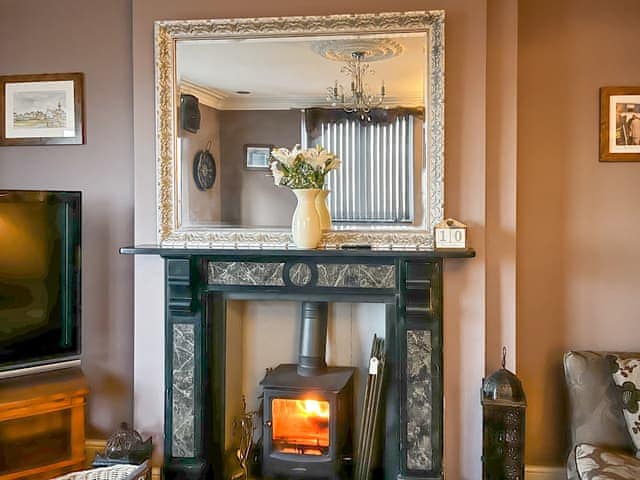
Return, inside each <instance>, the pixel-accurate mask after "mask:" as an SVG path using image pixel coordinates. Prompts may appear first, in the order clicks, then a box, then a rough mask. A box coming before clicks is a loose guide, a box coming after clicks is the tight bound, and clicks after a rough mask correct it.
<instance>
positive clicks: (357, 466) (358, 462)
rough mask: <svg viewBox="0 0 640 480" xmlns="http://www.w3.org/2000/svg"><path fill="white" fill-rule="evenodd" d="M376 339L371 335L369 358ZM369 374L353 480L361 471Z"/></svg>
mask: <svg viewBox="0 0 640 480" xmlns="http://www.w3.org/2000/svg"><path fill="white" fill-rule="evenodd" d="M376 339H377V336H376V335H374V336H373V342H372V343H371V353H370V354H369V360H371V358H373V356H374V355H375V351H376ZM371 381H372V379H371V375H370V374H369V373H367V386H366V388H365V390H364V401H363V409H362V417H360V432H359V433H358V449H357V455H356V462H355V467H354V473H353V478H354V480H360V472H361V471H362V468H361V464H362V457H363V453H364V451H363V444H364V435H365V425H366V418H367V407H368V405H369V397H370V395H371Z"/></svg>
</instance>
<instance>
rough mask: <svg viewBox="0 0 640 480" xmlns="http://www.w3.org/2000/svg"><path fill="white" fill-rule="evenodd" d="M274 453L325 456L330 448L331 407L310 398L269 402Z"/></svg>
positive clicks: (322, 401) (325, 402)
mask: <svg viewBox="0 0 640 480" xmlns="http://www.w3.org/2000/svg"><path fill="white" fill-rule="evenodd" d="M271 415H272V439H273V441H274V444H275V447H274V448H275V450H276V451H279V452H282V453H295V454H298V455H324V454H325V452H326V449H327V448H328V446H329V437H330V432H329V423H330V422H329V418H330V404H329V402H328V401H327V400H314V399H311V398H300V399H292V398H274V399H273V400H272V403H271Z"/></svg>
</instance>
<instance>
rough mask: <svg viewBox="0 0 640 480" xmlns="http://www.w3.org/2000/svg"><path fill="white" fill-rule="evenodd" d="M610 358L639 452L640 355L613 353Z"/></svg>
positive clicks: (619, 393)
mask: <svg viewBox="0 0 640 480" xmlns="http://www.w3.org/2000/svg"><path fill="white" fill-rule="evenodd" d="M609 358H610V359H611V371H612V375H613V381H614V382H615V383H616V385H617V386H618V395H619V399H620V402H621V404H622V413H623V414H624V419H625V421H626V422H627V430H629V435H631V440H633V444H634V445H635V447H636V454H637V453H638V452H639V451H640V355H638V356H622V355H612V356H610V357H609Z"/></svg>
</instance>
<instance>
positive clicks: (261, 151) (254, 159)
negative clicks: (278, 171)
mask: <svg viewBox="0 0 640 480" xmlns="http://www.w3.org/2000/svg"><path fill="white" fill-rule="evenodd" d="M272 149H273V145H265V144H251V143H250V144H247V145H245V146H244V168H246V169H247V170H269V162H270V161H271V150H272Z"/></svg>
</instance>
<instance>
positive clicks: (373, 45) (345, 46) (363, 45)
mask: <svg viewBox="0 0 640 480" xmlns="http://www.w3.org/2000/svg"><path fill="white" fill-rule="evenodd" d="M312 48H313V50H314V51H315V52H316V53H317V54H318V55H321V56H322V57H324V58H326V59H327V60H333V61H337V62H341V63H344V65H343V66H342V68H340V72H341V73H343V74H345V75H347V76H348V77H349V81H350V85H349V86H348V87H346V88H345V87H343V86H342V84H341V83H340V81H338V80H336V81H335V82H334V84H333V86H330V87H328V88H327V97H326V101H327V102H329V103H330V104H331V106H333V107H339V108H342V109H344V111H346V112H348V113H356V114H358V115H359V116H360V118H361V119H362V120H370V119H371V118H370V115H369V113H370V112H371V110H373V109H374V108H376V107H379V106H380V105H382V103H383V102H384V101H385V96H386V91H385V84H384V80H381V82H380V90H379V91H377V92H375V93H374V92H373V91H371V90H369V85H368V83H367V81H368V80H369V79H370V78H371V77H372V76H374V75H375V70H374V69H373V68H371V65H370V63H371V62H379V61H382V60H389V59H391V58H394V57H397V56H398V55H401V54H402V52H403V50H404V47H403V45H402V44H401V43H400V42H398V41H397V39H390V38H349V39H341V40H328V41H320V42H316V43H315V44H314V45H313V46H312ZM369 81H370V80H369Z"/></svg>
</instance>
